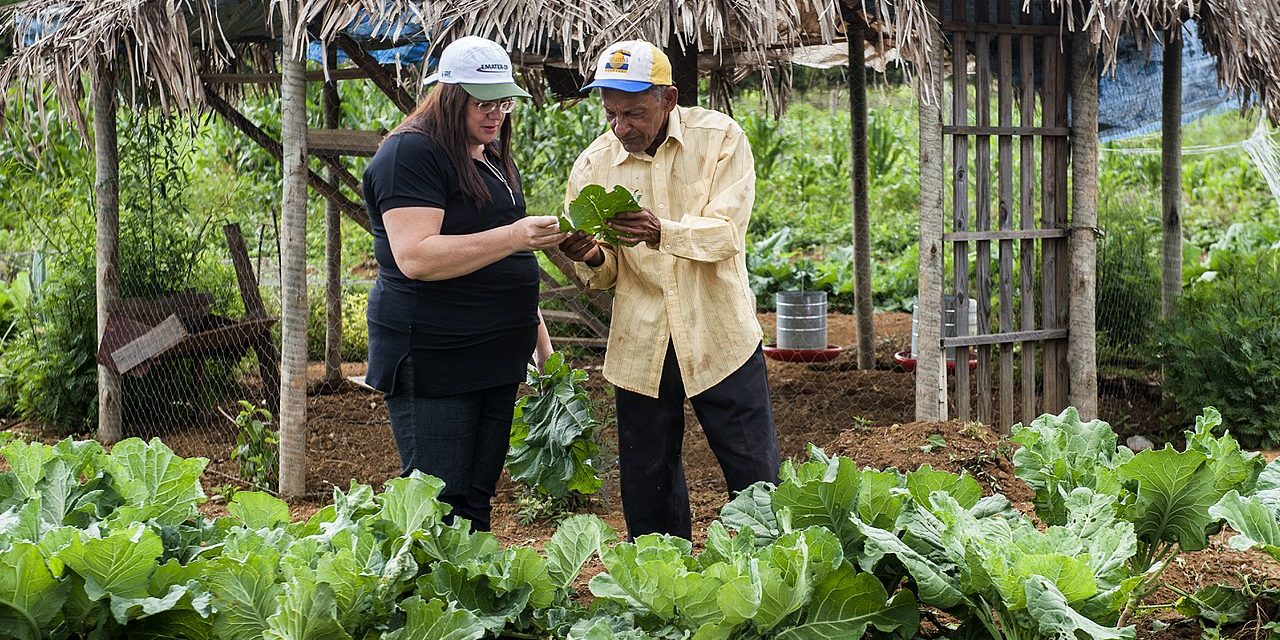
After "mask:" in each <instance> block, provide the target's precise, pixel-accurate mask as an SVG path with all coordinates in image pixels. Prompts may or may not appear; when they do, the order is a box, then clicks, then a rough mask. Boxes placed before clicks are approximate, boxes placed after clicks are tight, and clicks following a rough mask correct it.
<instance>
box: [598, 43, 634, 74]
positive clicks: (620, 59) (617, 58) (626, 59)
mask: <svg viewBox="0 0 1280 640" xmlns="http://www.w3.org/2000/svg"><path fill="white" fill-rule="evenodd" d="M630 64H631V52H630V51H627V50H626V49H618V50H617V51H614V52H613V55H611V56H609V61H608V62H606V63H605V64H604V70H605V71H615V72H618V73H626V72H627V69H628V68H630Z"/></svg>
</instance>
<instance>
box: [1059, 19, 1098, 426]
mask: <svg viewBox="0 0 1280 640" xmlns="http://www.w3.org/2000/svg"><path fill="white" fill-rule="evenodd" d="M1097 60H1098V49H1097V46H1096V45H1094V44H1093V41H1092V40H1091V39H1090V37H1089V34H1087V33H1083V34H1081V33H1075V34H1072V35H1071V120H1072V122H1071V300H1070V306H1069V308H1068V313H1069V320H1068V331H1067V362H1068V367H1069V370H1070V371H1069V374H1068V376H1069V378H1068V379H1069V384H1070V387H1069V389H1068V392H1067V400H1068V402H1069V403H1070V404H1072V405H1074V406H1075V408H1076V409H1078V410H1079V411H1080V417H1081V418H1084V419H1085V420H1092V419H1094V418H1096V417H1097V416H1098V364H1097V362H1098V350H1097V329H1096V325H1095V321H1096V318H1095V315H1094V314H1095V310H1096V306H1097V305H1096V304H1095V302H1096V300H1095V295H1096V293H1095V291H1096V283H1097V272H1098V264H1097V259H1096V258H1097V236H1096V235H1095V232H1096V231H1097V226H1098V63H1097Z"/></svg>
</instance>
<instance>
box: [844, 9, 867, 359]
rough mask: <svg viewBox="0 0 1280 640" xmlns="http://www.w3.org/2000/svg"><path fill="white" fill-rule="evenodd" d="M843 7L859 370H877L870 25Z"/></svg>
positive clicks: (859, 15) (854, 296) (854, 301)
mask: <svg viewBox="0 0 1280 640" xmlns="http://www.w3.org/2000/svg"><path fill="white" fill-rule="evenodd" d="M840 6H841V13H843V14H844V21H845V33H847V34H849V134H850V135H849V137H850V139H851V141H852V149H851V151H850V154H849V157H850V176H849V178H850V195H851V196H852V204H853V220H852V222H853V307H854V317H855V320H856V323H855V325H854V326H855V328H856V329H857V331H856V334H857V340H858V368H859V369H873V368H875V366H876V352H875V324H874V322H873V316H874V314H875V308H874V307H873V306H872V304H871V207H870V202H871V190H870V187H869V186H868V185H869V183H868V178H867V65H866V59H865V56H866V43H865V42H863V39H864V37H865V35H866V30H867V25H866V22H864V21H863V18H862V15H861V14H860V13H859V12H856V11H853V10H852V9H850V8H848V7H846V6H845V5H843V4H842V5H840Z"/></svg>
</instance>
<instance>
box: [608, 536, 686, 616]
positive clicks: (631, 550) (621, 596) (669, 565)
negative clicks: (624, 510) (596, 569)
mask: <svg viewBox="0 0 1280 640" xmlns="http://www.w3.org/2000/svg"><path fill="white" fill-rule="evenodd" d="M689 552H690V544H689V542H688V541H687V540H682V539H679V538H671V537H667V536H659V535H654V534H650V535H644V536H640V537H639V538H637V539H636V541H635V542H634V543H630V542H624V543H622V544H619V545H616V546H614V547H611V548H610V549H609V550H608V551H606V552H605V554H604V557H603V560H604V566H605V569H606V572H605V573H600V574H597V575H596V576H595V577H593V578H591V582H590V588H591V593H592V595H594V596H595V597H597V598H601V599H604V600H610V601H613V602H617V603H620V604H623V605H625V606H627V607H629V608H631V609H635V610H636V611H637V612H638V613H642V614H645V615H651V616H655V617H657V618H658V619H661V620H671V619H672V618H673V617H674V614H675V583H676V579H677V578H678V577H679V576H681V575H683V574H684V573H687V569H686V567H685V565H684V562H685V560H686V559H687V558H688V557H689Z"/></svg>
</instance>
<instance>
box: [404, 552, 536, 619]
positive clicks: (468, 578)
mask: <svg viewBox="0 0 1280 640" xmlns="http://www.w3.org/2000/svg"><path fill="white" fill-rule="evenodd" d="M418 590H419V593H421V594H422V595H423V596H428V595H429V596H432V597H436V598H440V599H441V600H444V601H446V602H450V603H453V604H456V605H457V606H459V607H461V608H463V609H466V610H468V611H470V612H472V613H474V614H475V615H476V617H477V618H479V619H480V623H481V624H482V625H484V628H485V630H486V631H487V632H489V633H491V634H493V635H495V636H496V635H499V634H500V633H501V632H502V630H503V629H505V628H507V625H509V624H511V623H513V622H515V621H516V620H517V619H519V617H520V615H521V613H523V612H524V610H525V607H526V606H528V604H529V596H530V594H531V593H532V592H533V587H532V586H531V585H523V586H520V587H518V588H516V589H513V590H511V591H508V590H506V589H504V588H503V585H501V584H500V583H499V581H498V580H496V579H494V578H492V577H490V576H489V575H486V574H483V573H477V574H472V573H470V572H468V571H467V569H466V568H464V567H459V566H457V565H454V564H453V563H451V562H439V563H437V564H436V565H435V566H434V567H433V568H432V571H431V573H429V574H427V575H425V576H423V577H422V578H420V579H419V580H418Z"/></svg>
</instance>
